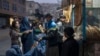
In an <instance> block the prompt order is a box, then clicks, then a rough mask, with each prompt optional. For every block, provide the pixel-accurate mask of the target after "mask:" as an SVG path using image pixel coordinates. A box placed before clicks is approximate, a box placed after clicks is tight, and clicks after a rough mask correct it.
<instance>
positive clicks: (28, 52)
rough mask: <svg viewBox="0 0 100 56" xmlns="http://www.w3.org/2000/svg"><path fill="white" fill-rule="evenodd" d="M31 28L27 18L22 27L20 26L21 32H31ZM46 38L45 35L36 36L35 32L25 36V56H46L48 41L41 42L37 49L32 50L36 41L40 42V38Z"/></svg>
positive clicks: (23, 41) (22, 22)
mask: <svg viewBox="0 0 100 56" xmlns="http://www.w3.org/2000/svg"><path fill="white" fill-rule="evenodd" d="M30 29H31V27H30V25H29V21H28V19H27V18H26V17H25V18H24V19H23V20H22V21H21V26H20V31H21V32H24V31H26V30H30ZM43 36H45V34H39V35H38V36H36V35H35V34H34V31H33V32H32V33H29V34H27V35H26V34H25V35H23V36H22V44H23V49H24V56H45V52H46V41H45V40H41V41H39V44H38V45H37V46H36V47H35V48H32V49H31V47H32V45H33V43H34V42H35V41H38V39H39V38H41V37H43Z"/></svg>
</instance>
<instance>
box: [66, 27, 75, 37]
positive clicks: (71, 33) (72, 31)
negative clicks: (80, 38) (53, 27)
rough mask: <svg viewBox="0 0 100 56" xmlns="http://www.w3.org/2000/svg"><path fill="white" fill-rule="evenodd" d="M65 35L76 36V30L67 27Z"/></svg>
mask: <svg viewBox="0 0 100 56" xmlns="http://www.w3.org/2000/svg"><path fill="white" fill-rule="evenodd" d="M64 33H65V34H67V35H68V36H69V37H72V36H73V34H74V29H73V28H72V27H66V28H65V29H64Z"/></svg>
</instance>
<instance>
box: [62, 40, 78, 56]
mask: <svg viewBox="0 0 100 56" xmlns="http://www.w3.org/2000/svg"><path fill="white" fill-rule="evenodd" d="M61 56H79V44H78V42H77V41H76V40H74V39H73V38H69V39H67V40H66V41H65V42H64V43H63V46H62V53H61Z"/></svg>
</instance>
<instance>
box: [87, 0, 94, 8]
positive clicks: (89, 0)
mask: <svg viewBox="0 0 100 56" xmlns="http://www.w3.org/2000/svg"><path fill="white" fill-rule="evenodd" d="M86 7H87V8H92V7H93V0H86Z"/></svg>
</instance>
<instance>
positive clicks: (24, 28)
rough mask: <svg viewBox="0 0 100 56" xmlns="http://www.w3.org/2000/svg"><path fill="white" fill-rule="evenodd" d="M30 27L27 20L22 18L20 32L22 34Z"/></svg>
mask: <svg viewBox="0 0 100 56" xmlns="http://www.w3.org/2000/svg"><path fill="white" fill-rule="evenodd" d="M30 29H31V26H30V24H29V21H28V18H27V17H24V18H23V19H22V21H21V26H20V31H21V32H23V31H25V30H30Z"/></svg>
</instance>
